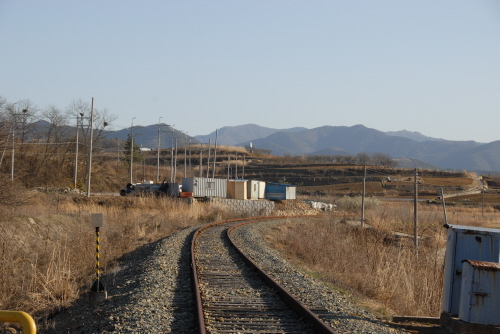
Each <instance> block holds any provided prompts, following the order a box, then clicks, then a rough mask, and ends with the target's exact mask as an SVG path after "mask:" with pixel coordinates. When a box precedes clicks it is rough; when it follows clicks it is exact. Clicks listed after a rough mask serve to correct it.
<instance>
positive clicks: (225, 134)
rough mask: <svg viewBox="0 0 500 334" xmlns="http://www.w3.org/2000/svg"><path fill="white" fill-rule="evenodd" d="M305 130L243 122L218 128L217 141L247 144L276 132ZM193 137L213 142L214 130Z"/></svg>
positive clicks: (221, 143)
mask: <svg viewBox="0 0 500 334" xmlns="http://www.w3.org/2000/svg"><path fill="white" fill-rule="evenodd" d="M303 130H306V128H301V127H296V128H291V129H272V128H266V127H263V126H260V125H256V124H245V125H237V126H225V127H223V128H220V129H218V131H217V132H218V134H217V135H218V137H217V143H218V144H220V145H231V146H234V145H238V144H241V146H244V145H247V144H248V143H249V142H251V141H252V140H254V139H259V138H265V137H268V136H270V135H272V134H273V133H276V132H299V131H303ZM194 138H196V140H198V141H202V140H203V143H208V140H209V139H211V140H212V143H215V131H214V132H212V133H210V134H208V135H197V136H195V137H194Z"/></svg>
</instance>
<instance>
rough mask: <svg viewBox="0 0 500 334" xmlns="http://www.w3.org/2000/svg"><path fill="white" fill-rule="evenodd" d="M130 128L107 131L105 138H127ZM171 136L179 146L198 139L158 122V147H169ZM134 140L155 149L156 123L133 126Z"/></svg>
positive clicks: (156, 140) (156, 138) (156, 143)
mask: <svg viewBox="0 0 500 334" xmlns="http://www.w3.org/2000/svg"><path fill="white" fill-rule="evenodd" d="M130 133H131V131H130V128H128V129H123V130H119V131H114V132H109V133H107V134H106V136H105V137H106V138H110V139H111V138H117V139H122V140H127V138H128V136H129V135H130ZM172 137H173V138H177V145H178V146H181V145H183V144H184V142H185V141H186V142H189V139H191V143H193V144H195V143H198V141H197V140H196V139H194V138H192V137H190V136H188V135H186V134H185V133H184V132H182V131H179V130H176V129H174V128H173V127H171V126H170V125H167V124H160V148H170V147H171V146H172ZM134 142H135V143H136V144H137V145H139V146H140V147H145V148H152V149H156V148H157V147H158V124H154V125H148V126H134Z"/></svg>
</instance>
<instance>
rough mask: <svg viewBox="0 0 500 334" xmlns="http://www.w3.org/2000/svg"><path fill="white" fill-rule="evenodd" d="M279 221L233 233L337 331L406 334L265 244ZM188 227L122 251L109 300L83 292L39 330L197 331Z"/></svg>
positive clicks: (108, 277) (109, 282) (108, 278)
mask: <svg viewBox="0 0 500 334" xmlns="http://www.w3.org/2000/svg"><path fill="white" fill-rule="evenodd" d="M281 223H282V222H280V221H271V222H261V223H257V224H251V225H246V226H244V227H242V228H241V229H238V230H236V231H235V232H234V238H236V240H237V243H238V244H239V245H241V246H242V247H243V248H244V249H245V252H248V253H250V254H251V258H252V259H253V260H254V261H255V262H257V264H258V265H259V266H261V267H263V268H265V269H266V270H267V271H269V272H270V274H271V276H273V277H275V279H276V280H278V281H279V282H280V284H281V285H282V286H284V287H285V288H286V289H289V290H290V291H291V292H292V293H293V294H295V295H296V296H298V297H299V298H302V299H304V300H306V301H312V300H314V301H315V303H319V304H320V305H322V306H323V307H324V308H326V309H327V310H328V311H329V312H328V315H327V318H328V319H329V320H328V321H325V322H328V323H329V324H330V325H331V326H332V327H333V328H334V329H335V330H336V331H337V332H338V333H406V331H404V330H402V329H400V328H398V327H397V326H394V325H392V324H388V323H385V322H383V321H381V320H379V319H377V317H375V316H374V315H372V314H370V313H369V312H367V311H365V310H363V309H361V308H359V307H356V306H355V305H353V304H352V303H351V302H349V300H348V299H347V298H346V297H345V296H344V295H342V294H340V293H338V292H336V291H333V290H331V289H328V288H327V287H326V286H325V285H324V284H322V283H320V282H318V281H315V280H314V279H312V278H309V277H304V273H301V272H300V271H298V270H296V269H294V268H293V267H292V266H291V265H290V264H289V263H288V262H287V261H286V259H284V258H283V256H281V254H280V253H279V252H277V251H275V250H273V249H271V248H269V247H268V246H267V245H266V243H265V242H264V241H263V236H262V235H263V234H262V233H265V232H266V230H267V229H268V228H272V226H274V224H281ZM195 230H196V228H188V229H185V230H182V231H180V232H178V233H175V234H172V235H170V236H168V237H166V238H164V239H162V240H159V241H157V242H154V243H152V244H148V245H146V246H143V247H141V248H139V249H137V250H136V251H134V252H132V253H130V254H127V255H126V256H124V257H123V258H122V259H121V260H120V262H119V267H118V269H117V270H114V271H113V273H107V274H105V276H104V277H103V281H104V283H105V284H106V290H107V291H108V300H107V301H105V302H104V303H103V304H101V305H100V306H96V307H90V306H89V301H88V296H87V295H86V294H85V295H84V296H82V297H81V298H80V299H79V300H77V301H76V302H75V303H74V304H73V305H72V306H71V307H69V308H68V309H66V310H64V311H62V312H60V313H59V314H57V315H55V316H53V317H52V318H50V319H49V320H47V321H46V322H45V323H43V324H42V323H40V324H39V325H38V331H39V333H81V334H87V333H181V334H183V333H195V332H196V319H195V315H196V312H195V303H194V297H193V290H192V283H191V277H190V273H191V268H190V241H191V238H192V235H193V233H194V231H195Z"/></svg>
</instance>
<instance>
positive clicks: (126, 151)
mask: <svg viewBox="0 0 500 334" xmlns="http://www.w3.org/2000/svg"><path fill="white" fill-rule="evenodd" d="M131 145H132V139H131V138H130V135H127V140H126V141H125V145H124V147H123V153H124V155H125V158H123V160H124V161H125V162H127V163H128V164H129V165H130V146H131ZM132 152H133V156H134V162H142V160H143V159H144V156H143V155H142V153H141V150H140V148H139V145H137V144H136V143H135V142H134V148H133V149H132Z"/></svg>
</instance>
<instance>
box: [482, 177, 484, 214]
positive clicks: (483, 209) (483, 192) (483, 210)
mask: <svg viewBox="0 0 500 334" xmlns="http://www.w3.org/2000/svg"><path fill="white" fill-rule="evenodd" d="M481 195H483V206H482V209H481V212H482V216H483V217H484V183H483V190H482V191H481Z"/></svg>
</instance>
